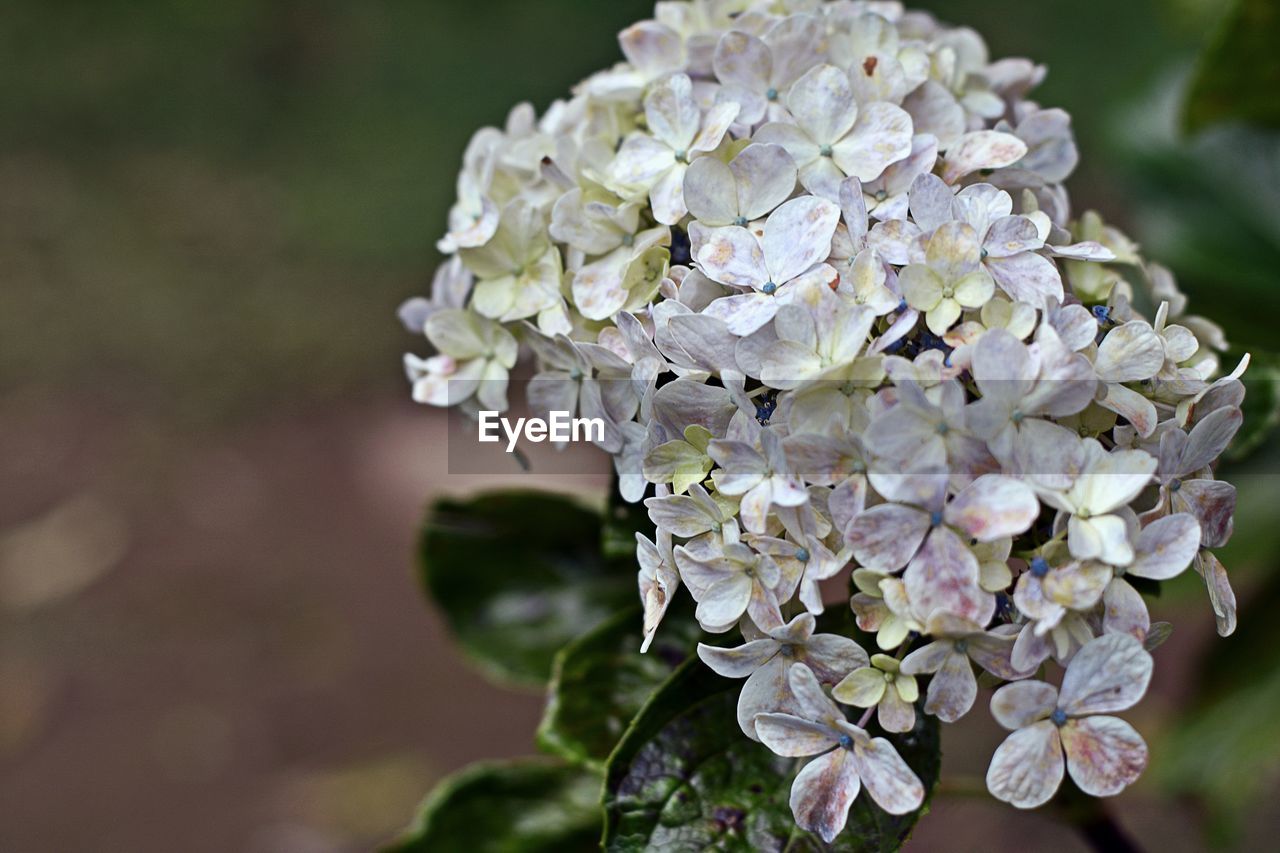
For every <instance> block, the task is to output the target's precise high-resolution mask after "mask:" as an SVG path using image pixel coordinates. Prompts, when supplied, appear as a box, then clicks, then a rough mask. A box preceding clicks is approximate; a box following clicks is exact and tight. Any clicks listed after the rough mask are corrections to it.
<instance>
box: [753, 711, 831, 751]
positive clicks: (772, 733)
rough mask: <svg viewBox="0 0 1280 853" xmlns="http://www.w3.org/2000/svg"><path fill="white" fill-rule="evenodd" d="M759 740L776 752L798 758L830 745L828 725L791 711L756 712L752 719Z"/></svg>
mask: <svg viewBox="0 0 1280 853" xmlns="http://www.w3.org/2000/svg"><path fill="white" fill-rule="evenodd" d="M755 723H756V734H757V735H759V736H760V741H761V742H762V743H763V744H764V745H765V746H767V747H769V749H771V750H773V751H774V752H775V753H777V754H778V755H782V756H786V757H788V758H799V757H801V756H805V755H815V754H817V753H819V752H822V751H823V750H826V749H830V748H831V745H832V743H833V742H834V740H835V738H834V737H833V733H832V731H831V729H829V728H827V727H826V726H822V725H819V724H817V723H812V722H809V721H808V720H803V719H801V718H800V717H796V716H794V715H792V714H760V715H758V716H757V717H756V719H755Z"/></svg>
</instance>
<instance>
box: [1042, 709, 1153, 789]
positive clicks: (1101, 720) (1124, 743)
mask: <svg viewBox="0 0 1280 853" xmlns="http://www.w3.org/2000/svg"><path fill="white" fill-rule="evenodd" d="M1061 737H1062V746H1063V748H1064V749H1065V750H1066V753H1067V770H1068V772H1070V773H1071V779H1072V781H1073V782H1075V783H1076V785H1077V786H1078V787H1079V788H1080V790H1081V791H1084V792H1085V793H1086V794H1088V795H1090V796H1092V797H1111V796H1114V795H1116V794H1118V793H1120V792H1121V791H1123V790H1124V789H1125V788H1126V787H1128V786H1129V785H1131V784H1133V783H1134V782H1135V781H1137V779H1138V777H1139V776H1141V775H1142V771H1143V769H1144V768H1145V767H1146V766H1147V744H1146V741H1144V740H1143V739H1142V735H1140V734H1138V732H1137V731H1136V730H1134V728H1133V726H1131V725H1129V724H1128V723H1126V722H1125V721H1124V720H1121V719H1119V718H1118V717H1087V718H1085V719H1083V720H1069V721H1068V722H1067V724H1066V725H1065V726H1063V727H1062V730H1061Z"/></svg>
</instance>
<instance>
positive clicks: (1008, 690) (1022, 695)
mask: <svg viewBox="0 0 1280 853" xmlns="http://www.w3.org/2000/svg"><path fill="white" fill-rule="evenodd" d="M1057 704H1058V688H1056V687H1054V686H1053V685H1052V684H1046V683H1045V682H1043V681H1015V682H1013V683H1012V684H1006V685H1004V686H1003V687H1001V688H1000V689H999V690H997V691H996V692H995V694H994V695H993V696H992V697H991V716H993V717H995V720H996V722H997V723H999V724H1000V725H1002V726H1004V727H1005V728H1006V729H1009V730H1010V731H1016V730H1018V729H1021V728H1026V727H1027V726H1029V725H1031V724H1032V723H1034V722H1036V721H1037V720H1043V719H1045V718H1046V717H1048V716H1049V715H1050V714H1051V713H1053V709H1054V707H1056V706H1057Z"/></svg>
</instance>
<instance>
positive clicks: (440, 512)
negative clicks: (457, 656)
mask: <svg viewBox="0 0 1280 853" xmlns="http://www.w3.org/2000/svg"><path fill="white" fill-rule="evenodd" d="M600 539H601V521H600V516H599V515H598V514H597V513H595V512H592V511H591V510H589V509H587V508H585V507H583V506H581V505H580V504H578V503H576V502H574V501H572V500H570V499H568V498H565V497H562V496H559V495H554V494H551V493H545V492H503V493H495V494H488V495H482V496H480V497H478V498H474V499H470V500H462V501H459V500H444V501H441V502H440V503H438V504H437V505H436V506H435V508H434V510H433V511H432V513H431V515H430V517H429V519H428V521H427V524H426V527H425V529H424V532H423V535H422V557H423V560H422V582H423V585H424V587H425V589H426V590H427V592H428V594H429V595H430V596H431V598H432V599H434V600H435V602H436V603H437V604H438V605H439V607H440V609H441V610H442V611H443V613H444V616H445V619H446V620H447V621H448V623H449V627H450V628H451V629H452V630H453V632H454V634H455V635H456V636H457V638H458V641H459V643H460V644H461V646H462V648H463V649H464V650H465V651H466V652H467V654H468V655H469V656H470V657H471V658H472V659H474V660H475V661H476V663H477V664H478V665H479V666H480V667H481V668H483V669H484V670H485V671H486V672H487V673H488V674H489V675H491V676H492V677H494V678H496V679H498V680H500V681H506V682H513V683H517V684H527V685H541V684H545V683H546V681H547V679H548V677H549V676H550V674H551V663H552V659H553V658H554V657H555V654H556V652H557V651H559V649H560V648H561V647H562V646H564V645H565V644H566V643H568V642H569V641H570V640H572V639H573V638H574V637H577V636H578V635H580V634H582V633H584V632H586V631H589V630H591V629H592V628H594V627H595V626H596V625H598V624H600V623H601V622H603V621H604V620H605V619H607V618H608V617H609V616H611V615H613V614H615V613H617V612H618V610H619V609H621V608H623V607H626V606H627V605H629V604H632V603H633V602H634V601H635V597H636V592H635V570H634V568H632V567H631V564H630V563H626V564H624V563H622V562H621V561H615V562H610V561H608V560H606V559H605V558H604V557H603V556H602V555H601V553H600ZM633 548H634V546H633ZM633 553H634V551H633ZM633 559H634V558H633Z"/></svg>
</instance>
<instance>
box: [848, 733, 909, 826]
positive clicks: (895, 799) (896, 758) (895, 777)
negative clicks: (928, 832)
mask: <svg viewBox="0 0 1280 853" xmlns="http://www.w3.org/2000/svg"><path fill="white" fill-rule="evenodd" d="M853 755H854V758H855V760H856V761H857V764H858V776H859V777H861V779H862V784H863V785H865V786H866V789H867V793H868V794H870V795H871V799H873V800H875V802H876V805H878V806H880V808H882V809H884V810H885V811H886V812H888V813H889V814H908V813H910V812H913V811H915V810H916V809H918V808H920V804H921V803H923V802H924V785H922V784H921V783H920V779H919V777H918V776H916V774H915V772H914V771H913V770H912V769H911V768H910V767H909V766H908V765H907V762H905V761H903V760H902V756H900V755H898V751H897V750H896V749H894V748H893V744H892V743H890V742H889V741H887V740H885V739H884V738H882V737H878V738H872V739H870V740H868V741H862V740H859V739H856V738H855V739H854V744H853Z"/></svg>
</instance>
